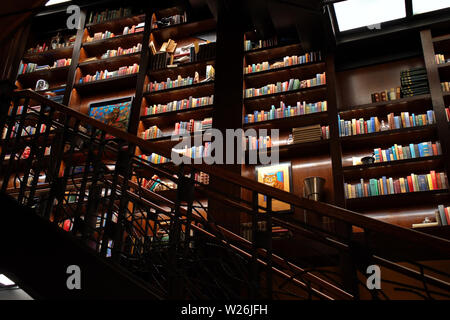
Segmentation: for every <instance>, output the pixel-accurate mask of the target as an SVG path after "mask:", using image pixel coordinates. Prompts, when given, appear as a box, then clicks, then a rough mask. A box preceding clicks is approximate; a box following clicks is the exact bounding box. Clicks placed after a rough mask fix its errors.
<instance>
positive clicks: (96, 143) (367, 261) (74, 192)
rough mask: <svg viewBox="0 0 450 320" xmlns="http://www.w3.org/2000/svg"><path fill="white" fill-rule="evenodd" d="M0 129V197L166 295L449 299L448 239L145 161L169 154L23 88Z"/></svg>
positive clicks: (218, 174)
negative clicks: (221, 211)
mask: <svg viewBox="0 0 450 320" xmlns="http://www.w3.org/2000/svg"><path fill="white" fill-rule="evenodd" d="M0 121H1V122H0V129H1V130H2V140H1V154H0V161H1V163H2V166H1V168H0V179H1V183H2V184H1V191H2V192H4V193H7V194H9V195H11V196H13V197H14V198H15V199H17V201H18V202H19V203H21V204H23V205H26V206H29V207H32V208H35V210H36V212H37V213H38V214H39V215H41V216H43V217H45V218H47V219H48V220H49V221H51V222H52V223H55V224H58V225H59V226H60V227H61V228H63V229H64V230H66V231H67V232H70V233H72V234H73V235H74V236H75V237H77V238H78V239H79V240H80V241H82V242H83V243H85V244H86V245H87V246H89V247H90V248H92V249H93V250H95V251H96V252H98V254H99V255H101V256H103V257H106V258H108V259H110V260H111V263H117V264H120V265H122V266H125V267H126V268H127V269H128V270H130V271H132V272H133V273H134V274H135V275H136V276H138V277H140V278H141V279H142V280H143V281H145V283H146V284H147V285H148V286H149V287H151V288H152V290H154V292H155V293H158V294H159V295H160V296H163V297H166V298H177V299H211V298H212V299H214V298H215V299H219V298H229V299H231V298H233V299H235V298H238V297H240V298H252V299H257V298H269V299H392V298H393V299H395V298H412V299H418V298H420V299H421V298H425V299H448V298H450V277H449V272H448V271H449V270H450V268H449V265H450V242H449V241H448V240H445V239H441V238H437V237H433V236H430V235H426V234H424V233H420V232H417V231H413V230H408V229H405V228H401V227H397V226H393V225H390V224H386V223H383V222H380V221H377V220H374V219H371V218H368V217H365V216H363V215H360V214H358V213H355V212H351V211H348V210H345V209H342V208H338V207H335V206H331V205H328V204H324V203H320V202H314V201H310V200H307V199H302V198H299V197H297V196H295V195H293V194H290V193H286V192H283V191H281V190H277V189H274V188H271V187H268V186H265V185H263V184H260V183H257V182H256V181H252V180H249V179H246V178H243V177H241V176H239V175H236V174H233V173H231V172H229V171H227V170H224V169H223V168H220V167H218V166H208V165H206V164H202V165H179V166H176V165H174V164H173V163H170V162H169V163H165V164H153V163H150V162H148V161H146V160H143V158H140V157H138V156H136V155H135V154H136V148H139V149H140V151H141V152H142V153H144V154H151V153H156V154H159V155H162V156H165V157H167V158H170V150H168V149H165V148H162V147H161V146H159V145H157V144H154V143H151V142H148V141H145V140H142V139H139V138H137V137H135V136H133V135H130V134H127V133H125V132H123V131H120V130H118V129H115V128H112V127H109V126H107V125H105V124H103V123H101V122H98V121H96V120H94V119H92V118H89V117H87V116H85V115H83V114H80V113H78V112H76V111H74V110H71V109H69V108H67V107H65V106H63V105H60V104H58V103H55V102H53V101H50V100H48V99H46V98H44V97H42V96H40V95H38V94H36V93H35V92H33V91H30V90H25V91H19V92H16V93H15V94H14V96H13V101H12V103H11V106H10V108H9V110H3V113H2V115H1V119H0ZM199 177H200V179H199ZM205 177H207V178H209V182H210V183H208V181H207V180H208V179H205ZM217 186H220V188H218V187H217ZM224 186H228V187H226V188H224ZM227 190H234V191H233V192H229V191H227ZM236 190H237V191H236ZM235 191H236V192H235ZM261 195H263V196H265V197H266V203H267V205H265V206H262V205H261V204H260V202H259V201H258V196H261ZM206 199H207V200H208V201H206ZM274 201H282V202H284V203H288V204H290V206H291V207H292V208H293V213H291V214H278V213H275V212H274V211H273V210H272V204H273V203H274ZM212 202H214V203H215V204H216V205H217V204H220V205H221V206H223V208H226V209H227V210H228V212H229V214H230V215H239V217H240V218H239V220H240V221H244V222H245V223H243V226H245V229H246V230H245V232H244V233H243V235H242V236H241V235H239V234H238V233H239V232H236V231H235V232H233V231H231V230H230V228H227V227H225V226H224V225H223V224H221V223H220V222H219V220H217V219H216V218H215V212H214V210H212V209H211V210H209V204H211V203H212ZM305 216H307V217H308V219H305V218H304V217H305ZM323 218H327V221H328V223H327V224H323V223H322V221H323ZM280 229H281V231H282V232H281V233H280V232H279V231H280ZM275 231H276V232H275ZM356 231H358V232H356ZM280 235H281V236H280ZM287 244H288V245H287ZM287 247H288V248H291V249H290V250H291V251H290V252H286V251H285V250H286V248H287ZM292 248H295V252H293V250H292ZM283 250H284V251H283ZM371 265H375V266H378V267H379V268H380V270H381V289H377V288H375V289H374V288H372V287H370V285H367V278H368V276H370V275H368V274H367V273H366V272H367V268H368V267H369V266H371ZM369 281H371V279H369Z"/></svg>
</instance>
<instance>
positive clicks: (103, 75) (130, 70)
mask: <svg viewBox="0 0 450 320" xmlns="http://www.w3.org/2000/svg"><path fill="white" fill-rule="evenodd" d="M138 72H139V65H138V64H137V63H135V64H133V65H132V66H129V67H120V68H119V70H115V71H108V70H104V71H97V72H96V73H95V74H94V75H90V74H88V75H86V76H84V77H82V78H80V81H79V83H86V82H91V81H97V80H104V79H109V78H114V77H119V76H124V75H127V74H134V73H138Z"/></svg>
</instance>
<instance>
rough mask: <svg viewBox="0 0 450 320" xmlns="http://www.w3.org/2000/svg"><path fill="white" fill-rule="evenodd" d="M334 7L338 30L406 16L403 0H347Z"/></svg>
mask: <svg viewBox="0 0 450 320" xmlns="http://www.w3.org/2000/svg"><path fill="white" fill-rule="evenodd" d="M427 1H429V0H427ZM334 9H335V12H336V18H337V22H338V26H339V31H346V30H351V29H356V28H360V27H365V26H370V25H374V24H378V23H381V22H386V21H390V20H396V19H400V18H404V17H405V16H406V9H405V1H404V0H347V1H342V2H338V3H335V4H334Z"/></svg>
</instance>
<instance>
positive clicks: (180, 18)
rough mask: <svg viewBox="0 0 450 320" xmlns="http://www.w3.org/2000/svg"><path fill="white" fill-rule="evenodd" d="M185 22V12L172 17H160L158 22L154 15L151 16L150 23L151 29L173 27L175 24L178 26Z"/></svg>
mask: <svg viewBox="0 0 450 320" xmlns="http://www.w3.org/2000/svg"><path fill="white" fill-rule="evenodd" d="M185 22H187V14H186V11H184V12H183V13H179V14H174V15H172V16H169V17H162V18H161V19H159V20H157V19H156V14H153V15H152V21H151V23H152V29H157V28H162V27H167V26H172V25H175V24H180V23H185Z"/></svg>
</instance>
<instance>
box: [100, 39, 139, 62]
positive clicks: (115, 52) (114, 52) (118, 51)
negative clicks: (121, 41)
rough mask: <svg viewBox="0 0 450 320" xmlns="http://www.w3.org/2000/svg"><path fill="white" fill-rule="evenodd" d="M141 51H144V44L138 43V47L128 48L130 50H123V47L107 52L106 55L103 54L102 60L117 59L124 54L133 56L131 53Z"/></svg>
mask: <svg viewBox="0 0 450 320" xmlns="http://www.w3.org/2000/svg"><path fill="white" fill-rule="evenodd" d="M141 51H142V44H141V43H138V44H137V45H135V46H133V47H132V48H128V49H123V48H122V47H118V48H117V49H115V50H107V51H106V52H105V53H104V54H102V56H101V57H100V59H107V58H112V57H117V56H121V55H124V54H131V53H136V52H141Z"/></svg>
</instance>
